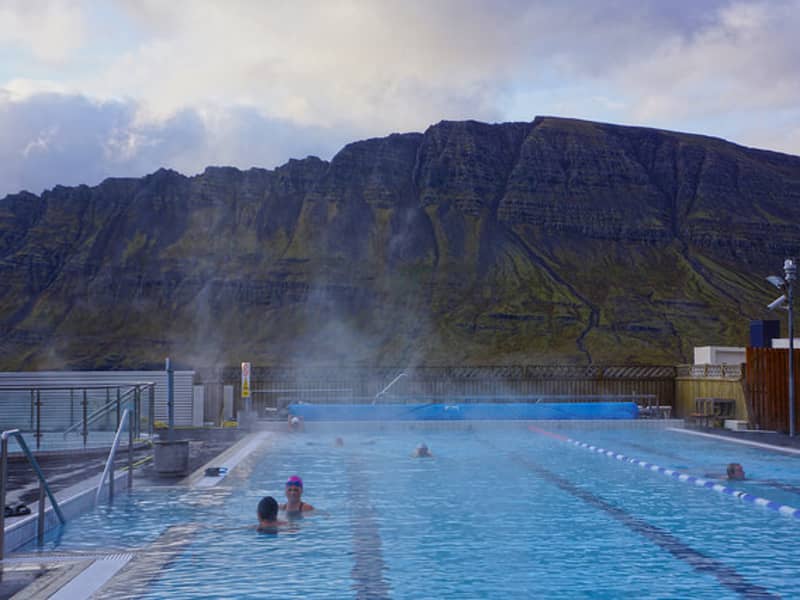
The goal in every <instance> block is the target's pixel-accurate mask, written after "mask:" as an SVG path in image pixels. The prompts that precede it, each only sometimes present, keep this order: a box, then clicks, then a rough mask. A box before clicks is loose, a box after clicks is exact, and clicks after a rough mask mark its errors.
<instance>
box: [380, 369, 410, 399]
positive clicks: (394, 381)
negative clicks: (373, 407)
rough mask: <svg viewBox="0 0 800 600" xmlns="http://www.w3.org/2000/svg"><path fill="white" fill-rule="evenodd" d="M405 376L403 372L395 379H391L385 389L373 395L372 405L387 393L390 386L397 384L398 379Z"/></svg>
mask: <svg viewBox="0 0 800 600" xmlns="http://www.w3.org/2000/svg"><path fill="white" fill-rule="evenodd" d="M405 376H406V372H405V371H403V372H402V373H400V375H398V376H397V377H395V378H394V379H392V380H391V381H390V382H389V385H387V386H386V387H385V388H383V389H382V390H381V391H380V392H378V393H377V394H375V398H374V399H373V400H372V403H373V404H375V403H376V402H377V401H378V399H379V398H381V397H382V396H383V395H384V394H385V393H386V392H387V391H389V388H390V387H392V386H393V385H394V384H395V383H397V382H398V381H399V380H400V378H402V377H405Z"/></svg>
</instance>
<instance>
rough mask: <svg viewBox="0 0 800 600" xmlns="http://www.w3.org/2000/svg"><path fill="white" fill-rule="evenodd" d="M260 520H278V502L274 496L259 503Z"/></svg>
mask: <svg viewBox="0 0 800 600" xmlns="http://www.w3.org/2000/svg"><path fill="white" fill-rule="evenodd" d="M257 510H258V519H259V520H260V521H275V520H277V519H278V501H277V500H275V498H273V497H272V496H264V497H263V498H262V499H261V501H260V502H259V503H258V509H257Z"/></svg>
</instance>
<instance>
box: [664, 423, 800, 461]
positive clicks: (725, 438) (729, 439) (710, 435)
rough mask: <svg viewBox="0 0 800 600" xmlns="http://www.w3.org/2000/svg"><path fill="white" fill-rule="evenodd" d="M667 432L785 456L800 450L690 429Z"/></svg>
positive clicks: (668, 428) (674, 428)
mask: <svg viewBox="0 0 800 600" xmlns="http://www.w3.org/2000/svg"><path fill="white" fill-rule="evenodd" d="M666 429H667V431H677V432H678V433H688V434H689V435H699V436H701V437H707V438H711V439H714V440H722V441H724V442H731V443H733V444H743V445H745V446H753V447H755V448H765V449H766V450H772V451H774V452H785V453H786V454H796V455H800V450H798V449H797V448H787V447H786V446H776V445H774V444H765V443H763V442H754V441H752V440H740V439H738V438H733V437H728V436H727V435H716V434H714V433H705V432H703V431H692V430H691V429H681V428H680V427H667V428H666Z"/></svg>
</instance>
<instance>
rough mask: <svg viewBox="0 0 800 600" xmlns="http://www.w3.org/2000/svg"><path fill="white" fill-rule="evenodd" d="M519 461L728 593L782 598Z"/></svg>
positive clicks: (654, 528) (541, 469) (521, 458)
mask: <svg viewBox="0 0 800 600" xmlns="http://www.w3.org/2000/svg"><path fill="white" fill-rule="evenodd" d="M560 437H563V436H560ZM516 458H517V460H518V461H519V462H521V463H522V464H524V465H525V466H526V467H527V468H528V469H530V470H531V471H533V472H534V473H536V474H537V475H539V476H540V477H541V478H542V479H544V480H546V481H549V482H550V483H552V484H554V485H556V486H557V487H558V488H559V489H561V490H562V491H564V492H567V493H568V494H571V495H572V496H575V497H576V498H578V499H580V500H583V501H584V502H586V503H587V504H589V505H590V506H594V507H595V508H599V509H600V510H602V511H603V512H605V513H607V514H609V515H610V516H611V517H613V518H614V519H616V520H617V521H619V522H620V523H622V524H623V525H625V526H626V527H628V528H629V529H631V530H633V531H635V532H637V533H639V534H641V535H642V536H644V537H645V538H647V539H649V540H650V541H652V542H653V543H655V544H656V545H658V546H660V547H661V548H663V549H664V550H666V551H667V552H669V553H670V554H672V555H673V556H674V557H675V558H678V559H680V560H682V561H684V562H685V563H687V564H689V565H690V566H691V567H692V568H693V569H694V570H695V571H697V572H699V573H702V574H705V575H712V576H714V577H715V578H716V579H717V581H719V582H720V583H721V584H722V585H723V586H725V587H726V588H728V589H729V590H732V591H734V592H736V593H738V594H740V595H742V596H743V597H745V598H780V596H779V595H777V594H773V593H772V592H770V591H769V590H767V589H766V588H764V587H761V586H760V585H756V584H753V583H750V582H749V581H747V580H746V579H745V578H744V577H743V576H742V575H740V574H739V573H738V572H737V571H736V569H734V568H733V567H729V566H728V565H726V564H725V563H722V562H720V561H718V560H716V559H714V558H711V557H710V556H706V555H705V554H703V553H702V552H700V551H698V550H695V549H694V548H692V547H691V546H689V545H688V544H686V543H684V542H682V541H681V540H680V539H678V538H677V537H675V536H674V535H673V534H672V533H670V532H668V531H666V530H664V529H661V528H660V527H657V526H655V525H653V524H651V523H648V522H647V521H644V520H642V519H640V518H638V517H636V516H634V515H632V514H631V513H629V512H627V511H626V510H624V509H622V508H620V507H618V506H614V505H613V504H611V503H609V502H607V501H605V500H603V499H602V498H600V497H599V496H595V495H594V494H592V493H591V492H588V491H586V490H582V489H581V488H579V487H577V486H576V485H574V484H573V483H571V482H570V481H568V480H567V479H564V478H563V477H561V476H560V475H557V474H556V473H553V472H551V471H549V470H548V469H545V468H544V467H542V466H541V465H538V464H536V463H535V462H533V461H532V460H530V459H529V458H527V457H524V456H521V455H517V456H516Z"/></svg>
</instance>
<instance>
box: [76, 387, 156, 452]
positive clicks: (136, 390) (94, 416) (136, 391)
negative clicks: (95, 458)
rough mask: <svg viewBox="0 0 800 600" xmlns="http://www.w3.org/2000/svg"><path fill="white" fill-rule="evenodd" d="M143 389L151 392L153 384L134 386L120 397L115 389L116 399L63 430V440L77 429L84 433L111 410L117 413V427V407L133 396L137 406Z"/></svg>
mask: <svg viewBox="0 0 800 600" xmlns="http://www.w3.org/2000/svg"><path fill="white" fill-rule="evenodd" d="M143 387H145V388H150V389H151V390H153V389H154V388H155V383H153V382H146V383H141V384H136V385H134V386H133V387H131V388H130V389H128V390H126V391H125V392H124V393H123V394H121V395H120V392H119V388H117V397H116V398H113V399H111V400H109V401H108V402H107V403H106V404H104V405H103V406H101V407H100V408H97V409H95V410H94V411H92V413H91V414H87V415H86V416H84V418H83V419H81V420H80V421H79V422H77V423H75V424H73V425H71V426H69V427H67V428H66V429H65V430H64V434H63V435H64V438H65V439H66V437H67V436H68V435H69V434H70V433H72V432H73V431H75V430H77V429H79V428H83V429H84V431H85V430H86V427H87V426H88V425H89V424H91V423H93V422H95V421H97V420H98V419H99V418H100V417H102V416H103V415H105V414H108V413H109V412H111V411H112V410H115V411H117V425H119V422H120V421H119V419H120V417H119V407H120V406H121V404H122V403H123V402H124V401H127V399H128V397H129V396H133V397H134V400H135V402H136V403H137V404H138V403H139V402H141V400H140V395H141V388H143ZM85 435H88V432H87V433H85Z"/></svg>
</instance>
